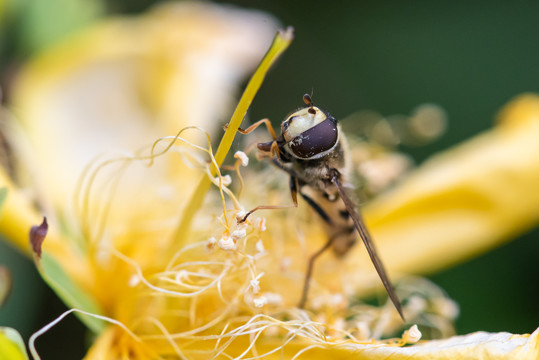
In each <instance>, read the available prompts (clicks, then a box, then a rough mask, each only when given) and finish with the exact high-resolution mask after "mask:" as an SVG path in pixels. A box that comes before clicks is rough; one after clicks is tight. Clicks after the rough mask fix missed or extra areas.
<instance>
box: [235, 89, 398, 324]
mask: <svg viewBox="0 0 539 360" xmlns="http://www.w3.org/2000/svg"><path fill="white" fill-rule="evenodd" d="M303 100H304V102H305V104H306V105H307V107H305V108H302V109H300V110H298V111H296V112H294V113H292V114H291V115H289V116H288V117H287V118H286V119H285V121H283V123H282V124H281V135H280V136H279V137H277V136H276V135H275V132H274V131H273V129H272V127H271V124H270V123H269V120H267V119H264V120H261V121H259V122H257V123H255V124H253V125H252V126H250V127H249V128H248V129H246V130H242V129H240V132H242V133H244V134H247V133H250V132H251V131H253V130H254V129H255V128H256V127H258V126H259V125H261V124H262V123H265V124H266V126H267V127H268V130H269V132H270V133H271V134H272V137H273V140H272V141H270V142H266V143H259V144H258V145H257V146H258V149H259V150H261V152H262V154H263V155H265V156H266V157H269V158H271V161H272V162H273V164H274V165H275V166H277V167H279V168H280V169H282V170H284V171H285V172H286V173H288V174H289V175H290V192H291V195H292V200H293V203H294V205H293V206H294V207H295V206H297V193H298V192H299V194H300V195H301V196H302V197H303V199H304V200H305V201H306V202H307V203H308V204H309V205H310V206H311V207H312V208H313V209H314V210H315V211H316V212H317V213H318V215H319V216H320V217H321V218H322V219H323V220H324V222H325V223H326V228H327V232H328V241H327V243H326V244H325V245H324V246H323V247H322V248H321V249H320V250H319V251H317V252H316V253H315V254H313V255H312V256H311V258H310V259H309V264H308V268H307V272H306V275H305V283H304V287H303V293H302V298H301V301H300V304H299V306H300V307H304V305H305V303H306V301H307V296H308V291H309V283H310V278H311V275H312V270H313V265H314V261H315V260H316V258H317V257H318V256H320V255H321V254H322V253H323V252H324V251H326V250H327V249H328V248H330V247H333V250H334V252H335V253H336V254H337V255H340V256H342V255H344V254H346V252H348V250H349V249H350V247H351V246H352V245H354V243H355V242H356V238H357V234H359V236H360V238H361V240H362V241H363V243H364V244H365V247H366V248H367V251H368V253H369V256H370V258H371V260H372V263H373V265H374V267H375V268H376V271H377V272H378V275H379V276H380V279H381V280H382V282H383V284H384V287H385V289H386V291H387V293H388V295H389V297H390V299H391V301H392V302H393V304H394V305H395V307H396V309H397V311H398V312H399V314H400V316H401V317H402V318H403V319H404V317H403V314H402V308H401V305H400V302H399V299H398V297H397V295H396V294H395V290H394V288H393V286H392V285H391V282H390V281H389V278H388V276H387V274H386V271H385V269H384V266H383V265H382V262H381V261H380V258H379V257H378V254H377V252H376V249H375V247H374V244H373V242H372V238H371V236H370V234H369V232H368V230H367V228H366V227H365V225H364V223H363V220H362V218H361V216H360V214H359V213H358V212H357V211H356V207H355V204H354V202H353V201H352V200H351V199H350V197H349V196H348V195H347V192H346V189H345V184H346V183H347V180H348V177H349V168H350V164H349V163H348V158H347V156H346V152H347V143H346V139H345V137H344V135H343V133H342V132H341V129H340V126H339V124H338V122H337V120H336V119H335V118H334V117H333V116H332V115H331V114H329V113H328V112H327V111H325V110H323V109H320V108H318V107H316V106H314V105H313V103H312V100H311V97H310V96H309V95H304V97H303ZM283 207H288V206H271V205H263V206H258V207H256V208H254V209H253V210H251V211H250V212H248V213H247V215H246V216H245V217H244V218H243V221H245V220H246V219H247V217H248V216H249V215H250V214H252V213H253V212H254V211H256V210H260V209H276V208H283ZM356 231H357V234H356Z"/></svg>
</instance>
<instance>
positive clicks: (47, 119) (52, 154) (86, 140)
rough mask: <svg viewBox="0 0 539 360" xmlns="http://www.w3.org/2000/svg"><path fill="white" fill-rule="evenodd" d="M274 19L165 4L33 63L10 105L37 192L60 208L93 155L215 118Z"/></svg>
mask: <svg viewBox="0 0 539 360" xmlns="http://www.w3.org/2000/svg"><path fill="white" fill-rule="evenodd" d="M275 27H276V25H275V21H274V20H273V19H272V18H271V17H269V16H268V15H265V14H262V13H259V12H253V11H247V10H240V9H236V8H232V7H218V6H215V5H211V4H208V3H202V2H180V3H178V2H175V3H165V4H162V5H161V6H158V7H156V8H155V9H153V10H152V11H150V12H149V13H147V14H145V15H141V16H138V17H123V18H116V19H111V20H107V21H104V22H102V23H100V24H97V25H95V26H93V27H91V28H89V29H88V30H87V31H85V32H83V33H81V34H80V35H77V36H75V37H72V38H70V39H69V40H68V41H66V42H64V43H63V44H61V45H59V46H57V47H56V48H54V49H51V50H49V51H48V52H46V53H45V54H43V55H42V56H40V57H38V58H37V59H35V60H34V61H32V62H31V63H30V64H28V65H27V66H26V67H25V69H24V71H23V73H22V75H21V76H20V78H19V79H18V81H17V83H16V88H15V91H14V103H15V106H14V109H15V112H16V115H17V116H18V117H19V118H20V119H21V120H22V122H23V124H24V126H25V128H26V132H27V135H28V137H29V140H30V142H31V143H32V145H33V147H34V150H35V155H36V159H35V164H34V165H35V166H36V167H39V170H40V171H39V174H40V176H41V177H40V178H39V180H40V188H41V192H42V193H43V194H44V195H42V196H46V198H48V199H49V200H50V201H52V203H53V204H54V205H55V206H57V207H59V208H60V209H64V208H66V200H67V199H69V196H70V195H71V194H73V192H74V184H75V183H76V181H77V179H78V177H79V176H80V173H81V172H82V170H83V168H84V166H86V164H88V162H89V161H90V160H92V159H93V158H94V157H95V156H96V155H98V154H102V153H111V152H112V151H113V150H118V149H137V148H139V147H140V146H142V145H146V144H148V143H149V142H151V141H152V140H153V139H156V138H159V137H161V136H164V135H170V134H175V133H176V132H178V130H180V129H181V128H183V127H184V126H186V125H187V124H196V125H197V126H202V127H206V128H209V124H212V126H213V123H214V122H215V121H216V119H220V118H223V117H224V116H225V114H227V111H229V109H230V107H231V106H232V105H233V103H232V100H233V98H234V96H233V94H234V93H235V90H236V86H237V82H238V80H239V79H241V78H242V76H244V75H245V74H246V73H247V72H248V71H250V70H252V67H253V66H254V65H255V64H256V63H257V62H258V61H259V60H260V58H261V56H262V54H263V53H264V51H265V50H266V49H267V47H268V45H269V43H270V42H271V38H272V36H273V34H274V31H275ZM66 194H67V195H68V197H66Z"/></svg>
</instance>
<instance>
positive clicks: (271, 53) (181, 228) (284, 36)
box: [174, 27, 293, 246]
mask: <svg viewBox="0 0 539 360" xmlns="http://www.w3.org/2000/svg"><path fill="white" fill-rule="evenodd" d="M292 39H293V29H292V28H291V27H289V28H287V29H286V30H285V31H282V30H281V31H278V32H277V34H276V35H275V38H274V39H273V43H272V44H271V47H270V49H269V50H268V52H267V53H266V55H265V56H264V58H263V59H262V61H261V62H260V65H258V68H257V69H256V71H255V73H254V74H253V76H252V77H251V80H249V83H248V84H247V87H246V88H245V91H244V92H243V95H242V96H241V99H240V101H239V103H238V105H237V106H236V110H234V114H232V118H231V119H230V122H229V123H228V128H227V129H226V131H225V134H224V135H223V138H222V139H221V142H220V143H219V146H218V148H217V151H216V153H215V160H216V162H217V165H218V166H221V165H222V163H223V161H224V160H225V158H226V155H227V154H228V151H229V150H230V147H231V146H232V142H233V140H234V136H235V135H236V132H237V131H238V128H239V127H240V125H241V122H242V121H243V118H244V117H245V114H246V113H247V110H248V109H249V106H251V103H252V102H253V99H254V97H255V95H256V93H257V92H258V89H259V88H260V86H261V85H262V82H263V81H264V78H265V77H266V74H267V72H268V70H269V69H270V67H271V66H272V65H273V63H274V62H275V61H276V60H277V59H278V58H279V56H280V55H281V54H282V53H283V52H284V51H285V50H286V49H287V48H288V46H289V45H290V43H291V42H292ZM211 174H212V176H215V175H216V174H217V169H216V168H215V167H214V166H212V168H211ZM210 185H211V182H210V179H209V177H208V176H207V175H206V174H204V175H202V178H201V179H200V182H199V183H198V186H197V188H196V190H195V192H194V193H193V194H192V196H191V198H190V199H189V202H188V203H187V206H186V207H185V209H184V211H183V216H182V218H181V221H180V223H179V224H178V227H177V228H176V231H175V233H174V241H175V242H176V243H177V244H179V245H180V246H181V245H183V242H184V241H185V240H186V239H187V238H188V237H189V236H188V235H189V232H190V230H191V223H192V220H193V218H194V216H195V214H196V213H197V211H198V210H199V209H200V207H201V206H202V202H203V201H204V196H205V195H206V193H207V192H208V190H209V189H210Z"/></svg>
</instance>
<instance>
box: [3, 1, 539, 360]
mask: <svg viewBox="0 0 539 360" xmlns="http://www.w3.org/2000/svg"><path fill="white" fill-rule="evenodd" d="M154 3H155V2H154V1H144V0H137V1H133V0H118V1H112V0H109V1H101V2H100V1H91V2H90V1H84V0H48V1H46V2H45V1H30V0H26V1H23V0H21V1H7V2H6V0H3V1H2V0H0V16H1V19H0V21H1V34H0V44H1V45H0V51H1V53H0V84H1V85H2V89H3V91H4V94H3V97H4V100H6V99H9V84H10V81H11V79H12V78H13V76H14V74H15V73H16V70H17V68H18V67H19V66H21V64H22V63H23V62H24V60H25V59H27V58H29V57H30V56H32V55H35V54H36V53H38V52H39V51H42V50H43V49H45V48H47V47H48V46H50V45H51V44H53V43H54V42H56V41H60V40H61V39H62V38H63V37H65V36H69V35H70V34H72V33H73V32H76V31H78V30H80V29H82V28H84V27H85V26H87V25H88V24H91V23H92V22H93V21H96V20H98V19H99V18H100V17H102V16H108V15H110V14H123V13H139V12H141V11H144V9H146V8H148V7H149V6H151V5H152V4H154ZM222 3H230V4H235V5H237V6H242V7H248V8H255V9H261V10H264V11H268V12H270V13H272V14H274V15H275V16H276V17H277V18H278V19H280V20H281V22H282V23H283V24H284V25H292V26H294V28H295V35H296V38H295V41H294V42H293V44H292V47H291V48H290V49H289V50H288V51H287V52H286V53H285V55H284V56H283V57H282V59H281V60H280V61H279V63H278V64H277V66H275V67H274V69H273V70H272V71H271V72H270V74H269V76H268V78H267V80H266V82H265V83H264V85H263V86H262V89H261V91H260V92H259V94H258V96H257V98H256V99H255V102H254V103H253V105H252V107H251V110H250V117H251V118H252V119H258V118H263V117H269V118H271V119H272V120H273V121H274V122H276V123H278V122H279V121H280V120H281V119H282V117H283V116H284V115H285V114H286V113H288V112H289V111H290V110H292V109H294V108H296V107H298V106H299V105H301V95H302V94H303V93H305V92H310V91H311V89H313V90H314V96H315V101H316V103H317V104H319V105H320V106H323V107H325V108H327V109H328V110H329V111H331V112H332V113H333V114H334V115H335V116H337V117H338V118H342V117H344V116H346V115H348V114H351V113H353V112H355V111H358V110H363V109H372V110H376V111H378V112H380V113H381V114H383V115H392V114H409V113H410V112H411V111H412V109H413V108H414V107H415V106H417V105H419V104H422V103H426V102H434V103H437V104H438V105H440V106H441V107H442V108H443V109H445V111H446V112H447V115H448V117H449V127H448V130H447V132H446V134H445V135H444V136H443V137H442V138H441V139H440V140H438V141H436V142H435V143H433V144H430V145H428V146H424V147H420V148H410V149H405V150H406V151H408V152H409V153H410V154H412V155H413V157H414V158H415V159H416V161H417V162H418V163H420V162H421V161H423V160H424V159H425V158H426V157H428V156H429V154H432V153H434V152H436V151H439V150H442V149H445V148H447V147H449V146H451V145H453V144H456V143H458V142H460V141H463V140H465V139H467V138H470V137H472V136H473V135H475V134H477V133H478V132H480V131H482V130H485V129H488V128H489V127H491V125H492V123H493V121H494V118H495V116H496V113H497V111H498V110H499V109H500V107H502V106H503V105H504V104H505V103H506V102H507V101H509V100H510V99H511V98H512V97H513V96H515V95H517V94H520V93H523V92H529V91H531V92H538V93H539V67H538V65H537V64H538V60H537V59H539V41H537V38H538V37H539V21H537V16H538V15H539V3H524V2H518V3H517V2H513V3H510V2H507V1H488V2H487V1H482V2H463V1H413V2H412V1H383V2H381V1H341V2H336V1H314V0H310V1H287V0H273V1H253V0H251V1H247V0H245V1H227V2H222ZM45 4H46V5H45ZM538 141H539V139H538ZM537 158H538V161H539V154H537ZM538 191H539V189H538ZM538 211H539V209H538ZM538 238H539V231H538V230H535V231H532V232H530V233H528V234H526V235H524V236H522V237H521V238H519V239H517V240H515V241H513V242H511V243H509V244H507V245H505V246H502V247H500V248H498V249H496V250H494V251H492V252H490V253H488V254H485V255H483V256H481V257H479V258H475V259H473V260H470V261H468V262H466V263H464V264H462V265H460V266H457V267H454V268H451V269H449V270H446V271H444V272H441V273H438V274H434V275H432V276H430V278H431V279H432V280H433V281H434V282H435V283H436V284H438V285H440V286H441V287H442V288H444V289H445V290H446V291H447V293H448V294H449V295H450V296H451V297H452V298H453V299H455V300H456V301H457V303H458V304H459V305H460V307H461V315H460V317H459V319H458V321H457V331H458V333H468V332H473V331H477V330H485V331H509V332H515V333H527V332H532V331H533V330H535V328H537V326H539V307H538V306H537V299H538V298H539V264H538V263H539V242H538V241H537V240H538ZM433 241H435V239H433ZM0 264H7V265H8V266H9V267H10V268H11V269H12V272H13V273H15V276H16V277H15V283H14V291H13V293H12V294H11V297H10V298H9V301H8V302H7V304H6V305H5V306H4V307H2V308H0V325H7V326H13V327H15V328H17V329H18V330H19V331H20V332H21V333H22V335H23V336H24V337H25V338H27V337H28V336H29V335H30V334H31V333H33V332H34V331H36V330H37V329H38V328H39V327H41V326H43V325H44V324H45V323H46V322H48V321H50V320H51V319H52V318H54V317H56V316H57V315H58V314H60V313H61V312H62V311H63V309H64V307H63V305H62V304H61V302H60V301H59V300H57V298H56V297H55V295H54V294H53V293H52V292H51V291H50V290H49V289H47V288H46V287H45V286H44V285H43V283H42V282H41V280H40V279H39V277H38V275H37V274H36V272H35V270H34V269H33V265H32V264H31V263H30V262H29V261H27V260H26V259H24V258H23V257H22V256H19V255H18V254H17V253H15V252H14V251H12V250H10V249H8V248H7V247H6V246H5V245H4V244H0ZM84 334H85V332H84V328H83V327H82V325H81V324H80V323H78V321H77V320H76V319H74V318H70V319H68V320H67V321H65V322H64V323H62V324H61V325H60V326H58V327H57V328H55V329H54V330H52V331H51V333H50V334H47V335H46V336H45V337H43V339H40V340H39V341H38V347H39V349H40V353H41V354H42V356H43V357H44V358H50V357H48V356H47V353H48V351H51V352H50V354H54V353H55V354H57V352H54V351H53V350H54V348H55V347H57V346H61V347H62V348H63V349H64V353H65V358H66V359H71V358H80V357H81V356H82V355H83V354H84V342H85V336H84ZM56 351H57V350H56Z"/></svg>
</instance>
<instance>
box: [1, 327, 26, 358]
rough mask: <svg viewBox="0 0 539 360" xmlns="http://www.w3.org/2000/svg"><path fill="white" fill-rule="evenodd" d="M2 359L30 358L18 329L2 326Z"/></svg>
mask: <svg viewBox="0 0 539 360" xmlns="http://www.w3.org/2000/svg"><path fill="white" fill-rule="evenodd" d="M0 359H9V360H28V355H27V354H26V349H25V347H24V341H22V337H21V335H20V334H19V333H18V332H17V330H15V329H12V328H9V327H0Z"/></svg>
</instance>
